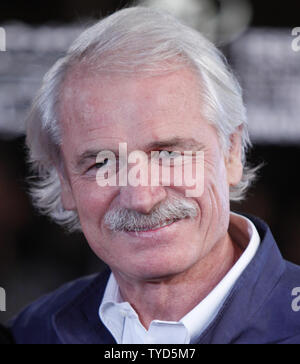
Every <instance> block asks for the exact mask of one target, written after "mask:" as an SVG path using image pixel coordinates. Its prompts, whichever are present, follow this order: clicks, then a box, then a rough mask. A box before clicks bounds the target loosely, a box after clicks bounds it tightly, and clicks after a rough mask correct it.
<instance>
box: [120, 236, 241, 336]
mask: <svg viewBox="0 0 300 364" xmlns="http://www.w3.org/2000/svg"><path fill="white" fill-rule="evenodd" d="M241 254H242V250H241V248H240V247H239V246H238V245H237V244H235V243H234V242H233V240H232V239H231V237H230V236H229V234H227V235H226V237H225V238H224V239H223V241H222V242H219V243H217V244H216V245H215V247H214V248H213V249H212V250H211V252H210V253H209V254H208V255H207V256H206V257H204V258H203V259H201V260H200V261H199V262H198V263H197V264H195V265H194V266H192V267H191V268H190V269H188V270H187V271H185V272H182V273H179V274H177V275H175V276H171V277H167V278H165V279H160V280H158V281H143V280H138V281H132V279H129V278H127V277H126V276H124V275H123V274H120V273H119V272H114V275H115V278H116V280H117V282H118V284H119V287H120V292H121V295H122V297H123V300H124V301H127V302H129V303H130V304H131V306H132V307H133V308H134V310H135V311H136V312H137V314H138V315H139V319H140V321H141V323H142V324H143V326H144V327H145V328H146V329H147V330H148V329H149V326H150V323H151V322H152V321H153V320H161V321H173V322H177V321H179V320H180V319H182V318H183V317H184V316H185V315H186V314H187V313H188V312H190V311H191V310H192V309H193V308H194V307H196V306H197V305H198V304H199V303H200V302H201V301H202V300H203V299H204V298H205V297H206V296H207V295H208V294H209V293H210V292H211V291H212V290H213V289H214V287H215V286H216V285H217V284H218V283H219V282H220V281H221V280H222V278H223V277H224V276H225V275H226V274H227V273H228V271H229V270H230V269H231V268H232V267H233V265H234V264H235V262H236V261H237V260H238V259H239V257H240V256H241ZM170 303H172V304H170Z"/></svg>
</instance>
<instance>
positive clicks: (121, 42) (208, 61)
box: [27, 7, 256, 231]
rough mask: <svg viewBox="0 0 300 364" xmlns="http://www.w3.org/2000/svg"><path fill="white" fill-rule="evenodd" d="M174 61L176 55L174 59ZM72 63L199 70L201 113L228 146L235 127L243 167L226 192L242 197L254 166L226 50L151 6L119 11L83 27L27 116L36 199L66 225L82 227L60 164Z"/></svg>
mask: <svg viewBox="0 0 300 364" xmlns="http://www.w3.org/2000/svg"><path fill="white" fill-rule="evenodd" d="M174 60H175V62H174ZM75 65H86V66H87V67H88V69H89V70H91V69H93V70H94V71H96V72H99V73H101V72H102V73H106V74H107V73H108V72H111V73H126V74H128V75H130V74H131V75H136V74H137V72H138V73H141V74H145V73H149V75H151V74H154V73H164V72H170V71H171V70H172V69H174V67H179V66H181V67H186V66H188V67H190V69H193V70H194V71H195V72H196V74H197V75H198V77H199V82H200V83H201V86H202V87H201V92H202V97H203V100H204V105H205V106H204V109H205V110H203V113H204V116H205V118H206V120H207V121H208V122H209V123H211V124H212V125H213V126H214V127H215V128H216V131H217V133H218V135H219V138H220V141H221V145H222V146H223V147H224V151H227V152H228V151H229V149H230V145H231V135H232V134H233V133H234V132H236V131H237V130H238V128H240V132H241V138H242V162H243V165H244V173H243V177H242V180H241V182H240V183H239V184H238V185H236V186H233V187H231V190H230V199H231V200H232V201H238V200H242V199H243V197H244V195H245V192H246V191H247V189H248V187H249V186H250V184H251V182H252V181H253V180H254V178H255V173H256V169H255V168H250V167H248V166H247V164H246V151H247V148H248V147H249V146H250V145H251V143H250V139H249V134H248V127H247V116H246V110H245V106H244V103H243V99H242V90H241V87H240V85H239V83H238V81H237V80H236V78H235V76H234V75H233V73H232V71H231V70H230V68H229V66H228V64H227V61H226V59H225V57H224V56H223V54H222V53H221V52H220V51H219V50H218V49H217V48H216V47H215V46H214V45H213V44H212V43H211V42H209V41H208V40H207V39H206V38H204V37H203V36H202V35H201V34H200V33H199V32H197V31H196V30H194V29H192V28H190V27H188V26H186V25H184V24H182V23H181V22H180V21H178V20H177V19H175V18H174V17H173V16H171V15H169V14H167V13H165V12H162V11H159V10H154V9H149V8H144V7H133V8H128V9H123V10H120V11H118V12H116V13H114V14H113V15H111V16H109V17H107V18H106V19H104V20H101V21H100V22H98V23H97V24H95V25H94V26H92V27H90V28H89V29H87V30H86V31H85V32H83V33H82V34H81V35H80V36H79V37H78V38H77V39H76V40H75V42H74V43H73V44H72V46H71V47H70V49H69V50H68V52H67V54H66V55H65V56H64V57H63V58H61V59H59V60H58V61H57V63H56V64H55V65H54V66H53V67H52V68H51V69H50V70H49V72H48V73H47V74H46V75H45V77H44V80H43V84H42V87H41V89H40V91H39V93H38V95H37V97H36V98H35V101H34V103H33V106H32V109H31V112H30V114H29V116H28V119H27V145H28V148H29V162H30V163H31V166H32V172H33V173H34V177H33V178H32V179H31V181H30V183H31V194H32V197H33V202H34V204H35V206H36V207H37V208H38V209H39V210H40V212H42V213H43V214H46V215H48V216H50V217H51V218H52V219H53V220H54V221H55V222H57V223H58V224H60V225H62V226H64V227H66V228H67V229H68V230H69V231H76V230H78V231H81V226H80V221H79V218H78V214H77V212H76V211H66V210H65V209H64V207H63V204H62V200H61V185H60V180H59V178H58V172H57V169H56V168H57V163H58V162H60V163H61V158H60V147H61V139H62V138H61V130H60V120H59V115H58V114H59V113H58V106H59V101H60V99H61V93H62V86H63V83H64V80H65V78H66V76H67V74H68V72H69V71H70V70H71V69H72V68H73V67H74V66H75Z"/></svg>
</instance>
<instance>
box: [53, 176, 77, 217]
mask: <svg viewBox="0 0 300 364" xmlns="http://www.w3.org/2000/svg"><path fill="white" fill-rule="evenodd" d="M57 173H58V176H59V180H60V185H61V200H62V204H63V207H64V209H65V210H67V211H75V210H76V203H75V199H74V196H73V191H72V188H71V185H70V181H69V178H67V177H66V176H65V174H66V173H64V172H61V171H60V170H58V171H57Z"/></svg>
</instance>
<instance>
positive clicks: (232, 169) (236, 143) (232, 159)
mask: <svg viewBox="0 0 300 364" xmlns="http://www.w3.org/2000/svg"><path fill="white" fill-rule="evenodd" d="M230 141H231V147H230V151H229V154H228V156H227V158H226V160H225V164H226V170H227V181H228V184H229V186H236V185H237V184H238V183H239V182H240V181H241V179H242V176H243V163H242V137H241V129H240V128H239V129H238V130H237V131H236V132H235V133H234V134H232V135H231V138H230Z"/></svg>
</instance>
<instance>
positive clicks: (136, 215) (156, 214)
mask: <svg viewBox="0 0 300 364" xmlns="http://www.w3.org/2000/svg"><path fill="white" fill-rule="evenodd" d="M197 215H198V209H197V207H196V206H195V205H194V203H192V202H190V201H188V200H186V199H180V198H173V199H172V200H169V201H166V202H164V203H162V204H161V205H160V206H158V207H157V208H155V209H154V210H153V211H152V212H151V213H150V214H143V213H140V212H138V211H134V210H130V209H126V208H121V207H119V208H115V209H112V210H111V211H109V212H107V213H106V215H105V217H104V223H105V224H106V225H107V227H108V228H109V229H110V230H112V231H114V232H118V231H123V232H124V231H141V230H151V229H152V228H154V227H157V226H159V225H163V224H164V223H166V222H167V221H176V220H182V219H185V218H187V217H190V218H195V217H196V216H197Z"/></svg>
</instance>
